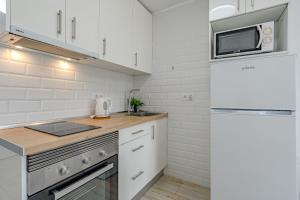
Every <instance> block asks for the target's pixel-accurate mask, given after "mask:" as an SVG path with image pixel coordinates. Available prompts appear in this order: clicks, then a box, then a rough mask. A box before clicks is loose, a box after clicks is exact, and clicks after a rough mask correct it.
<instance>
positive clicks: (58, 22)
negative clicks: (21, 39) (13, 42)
mask: <svg viewBox="0 0 300 200" xmlns="http://www.w3.org/2000/svg"><path fill="white" fill-rule="evenodd" d="M11 31H12V32H13V33H15V34H17V35H21V36H25V37H28V38H32V39H36V40H40V41H43V42H47V43H50V44H57V42H58V41H60V42H65V1H64V0H43V1H41V0H26V1H24V0H11Z"/></svg>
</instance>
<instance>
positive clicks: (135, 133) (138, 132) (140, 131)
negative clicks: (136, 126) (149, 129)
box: [131, 130, 144, 135]
mask: <svg viewBox="0 0 300 200" xmlns="http://www.w3.org/2000/svg"><path fill="white" fill-rule="evenodd" d="M142 132H144V130H139V131H136V132H133V133H131V134H132V135H137V134H140V133H142Z"/></svg>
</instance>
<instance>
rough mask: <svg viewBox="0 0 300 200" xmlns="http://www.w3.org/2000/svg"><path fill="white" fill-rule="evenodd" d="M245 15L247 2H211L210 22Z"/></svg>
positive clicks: (213, 0) (231, 0)
mask: <svg viewBox="0 0 300 200" xmlns="http://www.w3.org/2000/svg"><path fill="white" fill-rule="evenodd" d="M242 13H245V0H210V1H209V19H210V21H214V20H218V19H223V18H226V17H231V16H234V15H237V14H242Z"/></svg>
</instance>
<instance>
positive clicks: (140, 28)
mask: <svg viewBox="0 0 300 200" xmlns="http://www.w3.org/2000/svg"><path fill="white" fill-rule="evenodd" d="M133 2H134V3H133V53H132V56H131V58H133V64H134V67H135V69H137V70H140V71H143V72H147V73H151V71H152V14H151V13H150V12H149V11H148V10H147V9H146V8H144V6H143V5H142V4H141V3H140V2H139V1H137V0H133Z"/></svg>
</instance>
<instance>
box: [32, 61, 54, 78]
mask: <svg viewBox="0 0 300 200" xmlns="http://www.w3.org/2000/svg"><path fill="white" fill-rule="evenodd" d="M27 74H28V75H32V76H39V77H53V75H54V72H53V69H52V68H50V67H45V66H39V65H31V64H29V65H27Z"/></svg>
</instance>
